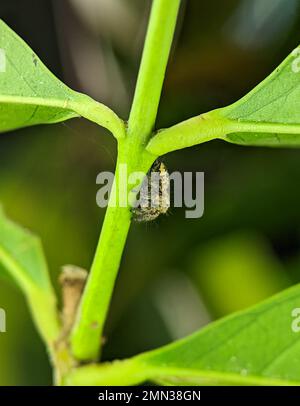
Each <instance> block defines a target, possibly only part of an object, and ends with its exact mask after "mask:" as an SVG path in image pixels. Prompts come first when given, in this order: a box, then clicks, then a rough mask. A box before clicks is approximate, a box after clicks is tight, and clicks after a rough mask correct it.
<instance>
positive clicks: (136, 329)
mask: <svg viewBox="0 0 300 406" xmlns="http://www.w3.org/2000/svg"><path fill="white" fill-rule="evenodd" d="M149 6H150V1H148V0H53V1H50V0H43V1H40V0H22V1H21V2H20V1H18V0H2V1H1V5H0V17H1V18H3V19H4V20H5V21H6V22H7V23H8V24H9V25H10V26H11V27H12V28H13V29H14V30H15V31H16V32H17V33H18V34H19V35H20V36H22V37H23V38H24V39H25V40H26V42H28V43H29V45H30V46H31V47H32V48H33V49H34V50H35V51H36V52H37V53H38V55H39V56H40V57H41V59H42V60H43V61H44V62H45V64H46V65H47V66H48V67H49V68H50V69H51V70H52V71H53V72H54V73H55V74H56V75H57V76H58V77H59V78H61V79H62V80H64V81H65V82H66V83H67V84H68V85H69V86H71V87H72V88H74V89H76V90H79V91H82V92H86V93H88V94H90V95H91V96H93V97H94V98H96V99H97V100H99V101H102V102H104V103H106V104H108V105H109V106H110V107H112V108H113V109H114V110H115V111H116V112H117V113H118V114H120V115H121V117H123V118H127V117H128V112H129V108H130V102H131V100H132V96H133V91H134V84H135V80H136V74H137V69H138V65H139V60H140V55H141V49H142V44H143V38H144V33H145V29H146V22H147V18H148V13H149ZM299 32H300V3H299V1H297V0H251V1H250V0H227V1H221V0H209V1H205V0H203V1H199V0H186V1H183V5H182V10H181V14H180V19H179V24H178V29H177V33H176V39H175V44H174V49H173V51H172V56H171V59H170V63H169V67H168V72H167V77H166V82H165V85H164V91H163V96H162V101H161V106H160V111H159V116H158V121H157V127H158V128H161V127H167V126H170V125H172V124H175V123H177V122H179V121H181V120H183V119H185V118H188V117H191V116H193V115H198V114H200V113H203V112H205V111H208V110H211V109H213V108H217V107H221V106H225V105H227V104H229V103H231V102H233V101H235V100H237V99H238V98H240V97H241V96H243V95H244V94H245V93H246V92H247V91H249V90H250V89H251V88H253V86H255V85H256V84H257V83H259V82H260V81H261V80H262V79H263V78H264V77H265V76H266V75H267V74H269V73H270V72H271V71H272V70H273V69H274V68H275V67H276V66H277V65H278V63H279V62H280V61H281V60H282V59H283V58H284V57H285V56H286V55H287V54H288V53H289V52H290V51H291V50H292V49H293V48H294V47H296V46H297V45H298V44H299ZM20 63H22V61H20ZM157 63H159V61H157ZM299 158H300V150H296V149H295V150H287V149H266V148H243V147H239V146H234V145H229V144H228V145H227V144H225V143H223V142H221V141H214V142H210V143H207V144H204V145H200V146H198V147H194V148H189V149H185V150H183V151H178V152H175V153H172V154H169V155H168V156H166V157H164V162H165V163H166V165H167V167H168V168H169V170H170V171H173V170H179V171H203V172H205V214H204V217H203V218H201V219H196V220H191V219H185V218H184V209H172V210H171V211H170V215H168V216H166V217H164V218H161V219H159V220H158V221H157V222H155V223H151V224H134V225H133V226H132V229H131V232H130V235H129V238H128V242H127V246H126V250H125V253H124V256H123V260H122V265H121V271H120V275H119V278H118V282H117V286H116V289H115V293H114V298H113V302H112V306H111V311H110V315H109V319H108V322H107V325H106V338H107V342H106V345H105V347H104V357H105V359H106V360H109V359H113V358H116V357H127V356H131V355H133V354H135V353H138V352H140V351H144V350H147V349H151V348H155V347H157V346H159V345H162V344H165V343H168V342H170V341H171V340H174V339H176V338H179V337H182V336H184V335H186V334H188V333H190V332H192V331H194V330H196V329H199V328H201V327H202V326H203V325H205V324H207V323H208V322H210V321H211V320H214V319H216V318H219V317H222V316H224V315H226V314H228V313H231V312H233V311H236V310H238V309H242V308H245V307H247V306H249V305H251V304H253V303H256V302H258V301H260V300H263V299H264V298H266V297H268V296H270V295H272V294H273V293H275V292H277V291H280V290H282V289H284V288H285V287H287V286H289V285H291V284H294V283H297V282H299V281H300V249H299V246H300V210H299V207H300V205H299V202H300V188H299V190H298V186H299V183H300V165H299ZM115 161H116V144H115V141H114V140H113V138H112V137H111V136H109V134H108V133H107V132H106V131H104V130H102V129H101V128H98V127H97V126H95V125H93V124H91V123H88V122H87V121H85V120H83V119H77V120H73V121H69V122H67V123H63V124H58V125H52V126H39V127H35V128H28V129H24V130H19V131H15V132H11V133H8V134H0V163H1V166H0V168H1V171H0V201H1V202H2V204H3V206H4V208H5V211H6V212H7V214H8V215H9V216H10V217H11V218H12V219H14V220H16V221H18V222H19V223H21V224H23V225H25V226H26V227H28V228H30V229H31V230H33V231H34V232H36V233H37V234H38V235H40V236H41V238H42V241H43V245H44V249H45V252H46V256H47V259H48V263H49V267H50V270H51V276H52V280H53V283H54V284H55V286H56V287H57V277H58V275H59V272H60V267H61V266H62V265H64V264H69V263H71V264H76V265H79V266H82V267H85V268H89V266H90V263H91V260H92V256H93V252H94V249H95V246H96V242H97V238H98V234H99V228H100V226H101V223H102V221H103V216H104V213H105V211H104V210H103V209H99V208H98V207H97V206H96V201H95V196H96V192H97V185H96V176H97V174H98V173H99V172H100V171H103V170H113V168H114V164H115ZM0 307H2V308H4V309H5V310H6V313H7V333H6V334H0V385H48V384H51V370H50V367H49V364H48V361H47V356H46V353H45V349H44V347H43V345H42V343H41V341H40V339H39V337H38V336H37V333H36V331H35V329H34V327H33V325H32V322H31V320H30V316H29V314H28V310H27V308H26V305H25V302H24V299H23V297H22V295H21V293H20V292H19V291H18V289H17V288H16V287H14V286H13V285H12V284H9V283H7V282H4V281H3V282H2V281H1V285H0Z"/></svg>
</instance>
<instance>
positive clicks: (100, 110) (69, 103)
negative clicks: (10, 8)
mask: <svg viewBox="0 0 300 406" xmlns="http://www.w3.org/2000/svg"><path fill="white" fill-rule="evenodd" d="M79 116H83V117H85V118H87V119H89V120H91V121H94V122H96V123H97V124H99V125H102V126H104V127H105V128H107V129H109V130H110V131H111V132H112V133H113V134H114V135H115V136H116V137H117V138H118V137H123V136H124V123H123V122H122V120H120V119H119V118H118V116H117V115H116V114H115V113H114V112H113V111H112V110H110V109H109V108H108V107H106V106H104V105H103V104H100V103H98V102H96V101H94V100H93V99H91V98H90V97H88V96H86V95H83V94H81V93H78V92H75V91H73V90H71V89H69V88H68V87H67V86H66V85H65V84H63V83H62V82H61V81H59V80H58V79H57V78H56V77H55V76H54V75H53V74H52V73H51V72H50V71H49V70H48V69H47V68H46V67H45V65H44V64H43V63H42V62H41V60H40V59H39V58H38V57H37V55H36V54H35V53H34V52H33V51H32V50H31V49H30V48H29V47H28V45H27V44H25V42H24V41H23V40H22V39H21V38H20V37H19V36H18V35H17V34H15V33H14V32H13V31H12V30H11V29H10V28H9V27H8V26H7V25H6V24H5V23H4V22H3V21H2V20H0V132H3V131H9V130H13V129H16V128H20V127H27V126H31V125H36V124H45V123H58V122H60V121H64V120H67V119H70V118H73V117H79Z"/></svg>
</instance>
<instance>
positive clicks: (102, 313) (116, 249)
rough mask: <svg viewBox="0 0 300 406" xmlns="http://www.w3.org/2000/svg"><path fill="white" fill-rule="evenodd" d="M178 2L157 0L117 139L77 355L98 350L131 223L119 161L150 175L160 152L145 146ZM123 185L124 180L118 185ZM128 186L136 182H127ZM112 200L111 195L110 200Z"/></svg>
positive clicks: (74, 342)
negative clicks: (110, 188) (126, 115)
mask: <svg viewBox="0 0 300 406" xmlns="http://www.w3.org/2000/svg"><path fill="white" fill-rule="evenodd" d="M179 5H180V0H154V1H153V5H152V11H151V16H150V22H149V27H148V31H147V37H146V42H145V47H144V52H143V56H142V61H141V67H140V71H139V75H138V81H137V86H136V92H135V96H134V101H133V105H132V109H131V113H130V118H129V122H128V129H127V134H126V138H124V139H119V142H118V162H117V167H116V173H115V185H116V192H117V193H116V194H117V199H116V201H117V204H116V205H114V207H112V206H111V207H110V205H109V207H108V209H107V212H106V216H105V220H104V223H103V227H102V232H101V235H100V240H99V243H98V246H97V249H96V253H95V257H94V260H93V264H92V267H91V271H90V275H89V279H88V282H87V286H86V288H85V291H84V294H83V297H82V300H81V304H80V306H79V311H78V317H77V321H76V323H75V326H74V329H73V332H72V336H71V348H72V353H73V355H74V356H75V357H76V358H77V359H79V360H84V361H87V360H95V359H97V358H98V356H99V354H100V346H101V336H102V333H103V327H104V323H105V319H106V315H107V311H108V307H109V303H110V299H111V296H112V292H113V289H114V285H115V280H116V277H117V274H118V269H119V265H120V261H121V257H122V253H123V250H124V246H125V243H126V238H127V234H128V231H129V228H130V223H131V210H130V206H129V205H127V207H121V206H120V205H119V199H118V195H119V193H118V189H119V188H118V186H119V178H120V168H121V165H126V166H127V173H128V176H129V175H130V174H131V173H133V172H143V173H147V171H148V170H149V168H150V166H151V164H152V163H153V161H154V160H155V159H156V158H157V155H155V154H150V153H149V152H147V151H145V149H144V147H145V144H146V143H147V140H148V139H149V138H150V136H151V134H152V129H153V127H154V124H155V120H156V115H157V109H158V105H159V99H160V94H161V89H162V85H163V80H164V75H165V71H166V66H167V62H168V56H169V53H170V48H171V44H172V39H173V35H174V30H175V26H176V20H177V14H178V9H179ZM120 186H121V187H124V184H122V185H120ZM127 186H128V190H130V187H131V188H132V187H133V186H134V185H131V186H130V185H128V182H127ZM113 198H114V196H113V194H112V196H111V201H112V199H113Z"/></svg>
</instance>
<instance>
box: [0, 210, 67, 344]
mask: <svg viewBox="0 0 300 406" xmlns="http://www.w3.org/2000/svg"><path fill="white" fill-rule="evenodd" d="M3 271H5V273H7V274H8V275H9V276H10V277H12V278H13V279H14V280H15V282H16V283H17V285H18V286H19V287H20V289H21V290H22V291H23V293H24V294H25V296H26V299H27V301H28V304H29V306H30V309H31V312H32V314H33V318H34V320H35V322H36V325H37V327H38V330H39V331H40V333H41V335H42V337H43V338H44V339H45V341H46V342H48V343H51V342H52V341H53V340H54V339H55V338H56V337H57V335H58V331H59V325H58V318H57V312H56V298H55V294H54V292H53V289H52V286H51V282H50V279H49V274H48V269H47V264H46V261H45V257H44V253H43V249H42V246H41V242H40V240H39V239H38V238H37V237H36V236H34V235H33V234H31V233H30V232H29V231H27V230H25V229H23V228H22V227H20V226H19V225H17V224H15V223H13V222H12V221H10V220H9V219H7V217H6V216H5V215H4V212H3V210H2V209H1V208H0V276H1V274H2V273H3Z"/></svg>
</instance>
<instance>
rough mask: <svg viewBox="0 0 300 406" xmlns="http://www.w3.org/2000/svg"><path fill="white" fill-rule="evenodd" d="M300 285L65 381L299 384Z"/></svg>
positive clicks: (75, 382)
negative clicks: (161, 344) (173, 339)
mask: <svg viewBox="0 0 300 406" xmlns="http://www.w3.org/2000/svg"><path fill="white" fill-rule="evenodd" d="M299 307H300V285H297V286H294V287H292V288H290V289H288V290H286V291H284V292H282V293H280V294H278V295H276V296H274V297H272V298H271V299H268V300H267V301H265V302H262V303H261V304H259V305H256V306H254V307H252V308H250V309H248V310H246V311H242V312H240V313H235V314H233V315H231V316H229V317H226V318H223V319H221V320H219V321H217V322H214V323H212V324H210V325H209V326H208V327H206V328H204V329H202V330H201V331H200V332H198V333H195V334H193V335H191V336H189V337H187V338H185V339H183V340H179V341H177V342H174V343H173V344H170V345H167V346H165V347H162V348H160V349H157V350H154V351H150V352H147V353H144V354H141V355H138V356H136V357H133V358H131V359H129V360H125V361H119V362H117V363H112V364H106V365H104V366H101V365H100V366H87V367H82V368H79V369H78V370H75V371H73V372H72V373H71V374H70V375H69V377H68V378H67V380H66V384H72V385H73V384H74V385H77V384H78V385H79V384H83V385H84V384H85V385H122V384H124V385H130V384H139V383H141V382H145V381H152V382H156V383H161V384H165V385H166V384H176V385H300V332H296V331H297V330H299V328H298V329H294V330H293V329H292V326H294V327H295V325H297V326H298V327H299V325H300V318H299V317H298V319H296V315H295V314H294V316H295V317H293V315H292V312H293V310H294V309H297V308H299Z"/></svg>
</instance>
